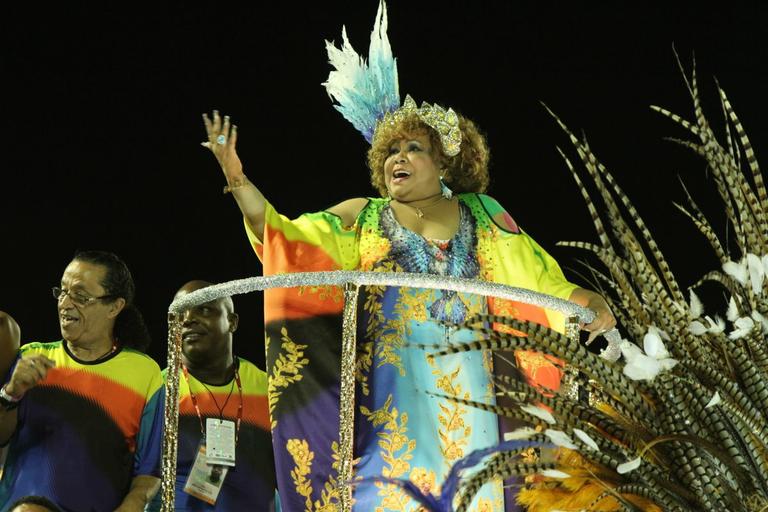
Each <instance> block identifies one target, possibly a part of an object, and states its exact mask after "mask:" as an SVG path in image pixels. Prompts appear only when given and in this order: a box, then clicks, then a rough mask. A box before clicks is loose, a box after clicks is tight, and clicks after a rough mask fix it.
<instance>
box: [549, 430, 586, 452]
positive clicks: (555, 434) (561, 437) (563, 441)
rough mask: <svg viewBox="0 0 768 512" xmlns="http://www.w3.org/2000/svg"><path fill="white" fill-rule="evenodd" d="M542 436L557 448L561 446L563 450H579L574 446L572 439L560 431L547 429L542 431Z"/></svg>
mask: <svg viewBox="0 0 768 512" xmlns="http://www.w3.org/2000/svg"><path fill="white" fill-rule="evenodd" d="M544 435H546V436H547V437H548V438H549V440H550V441H552V442H553V443H554V444H556V445H557V446H562V447H563V448H568V449H569V450H578V448H579V447H578V446H576V445H575V444H574V442H573V439H571V438H570V436H569V435H568V434H566V433H565V432H563V431H562V430H553V429H551V428H548V429H547V430H545V431H544Z"/></svg>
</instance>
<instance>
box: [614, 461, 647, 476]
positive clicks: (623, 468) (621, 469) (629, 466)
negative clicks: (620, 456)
mask: <svg viewBox="0 0 768 512" xmlns="http://www.w3.org/2000/svg"><path fill="white" fill-rule="evenodd" d="M641 462H642V459H641V458H640V457H638V458H636V459H632V460H630V461H628V462H625V463H624V464H619V465H618V466H616V472H617V473H618V474H620V475H623V474H625V473H629V472H630V471H634V470H636V469H637V468H639V467H640V463H641Z"/></svg>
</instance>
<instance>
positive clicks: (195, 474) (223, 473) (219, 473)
mask: <svg viewBox="0 0 768 512" xmlns="http://www.w3.org/2000/svg"><path fill="white" fill-rule="evenodd" d="M228 472H229V468H228V467H227V466H222V465H221V464H210V461H209V460H208V457H207V456H206V449H205V445H204V444H202V443H200V448H199V449H198V451H197V457H195V463H194V464H192V469H191V470H190V472H189V477H188V478H187V481H186V483H185V484H184V492H186V493H187V494H189V495H190V496H194V497H195V498H197V499H199V500H202V501H204V502H206V503H208V504H209V505H215V504H216V499H217V498H218V497H219V492H221V487H222V485H223V484H224V479H225V478H226V477H227V473H228Z"/></svg>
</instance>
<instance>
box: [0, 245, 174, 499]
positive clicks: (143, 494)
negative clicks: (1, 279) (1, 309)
mask: <svg viewBox="0 0 768 512" xmlns="http://www.w3.org/2000/svg"><path fill="white" fill-rule="evenodd" d="M134 292H135V287H134V283H133V278H132V276H131V273H130V271H129V270H128V268H127V267H126V265H125V263H123V261H122V260H120V258H118V257H117V256H115V255H114V254H111V253H108V252H102V251H88V252H81V253H78V254H77V255H75V258H74V259H73V260H72V262H70V264H69V265H68V266H67V268H66V269H65V270H64V274H63V276H62V278H61V283H60V285H59V286H56V287H54V288H53V296H54V298H55V299H56V303H57V311H58V317H59V328H60V330H61V336H62V338H63V339H62V340H61V341H55V342H51V343H29V344H26V345H24V346H22V347H21V348H20V349H19V350H18V352H17V354H14V356H15V361H14V360H13V359H12V358H11V357H8V355H9V352H10V351H8V350H6V348H7V347H4V348H3V349H0V370H2V369H3V368H7V367H9V366H11V365H12V366H13V367H12V369H11V370H10V371H9V372H8V375H9V376H8V377H7V378H6V380H5V384H3V385H2V387H0V443H3V444H6V443H7V444H8V457H7V461H6V465H5V468H4V471H3V474H2V478H0V509H2V510H5V509H6V507H7V506H8V505H9V504H10V503H12V502H14V501H15V500H18V499H19V498H21V497H23V496H27V495H36V496H41V497H45V498H47V499H49V500H51V501H52V502H54V503H56V504H57V505H58V506H59V507H60V508H61V509H62V510H64V511H65V512H69V511H85V510H117V511H120V512H128V511H141V510H144V506H145V505H146V503H147V502H148V500H149V499H151V497H152V495H153V494H154V492H156V490H157V487H158V482H159V480H158V479H157V478H156V476H157V473H156V469H157V461H158V459H159V456H160V442H161V429H162V411H161V410H160V408H159V407H158V402H159V398H160V396H159V390H160V387H161V385H162V376H161V374H160V368H159V367H158V365H157V363H155V362H154V361H153V360H152V359H151V358H150V357H149V356H147V355H145V354H144V353H143V350H144V349H145V348H146V346H147V345H148V343H149V335H148V333H147V330H146V327H145V325H144V322H143V319H142V317H141V314H140V313H139V311H138V310H137V309H136V308H135V306H134V305H133V297H134ZM6 334H7V333H6ZM0 338H7V339H0V341H8V342H9V343H11V344H12V343H13V339H12V337H10V336H3V335H2V329H0ZM17 346H18V345H17Z"/></svg>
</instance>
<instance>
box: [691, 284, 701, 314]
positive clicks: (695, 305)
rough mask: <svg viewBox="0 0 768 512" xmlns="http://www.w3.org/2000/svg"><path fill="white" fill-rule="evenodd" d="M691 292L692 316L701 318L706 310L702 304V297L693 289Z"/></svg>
mask: <svg viewBox="0 0 768 512" xmlns="http://www.w3.org/2000/svg"><path fill="white" fill-rule="evenodd" d="M690 294H691V306H690V308H689V311H690V312H691V318H699V317H700V316H701V314H702V313H703V312H704V306H703V305H702V304H701V299H699V296H698V295H696V293H694V291H693V290H690Z"/></svg>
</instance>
